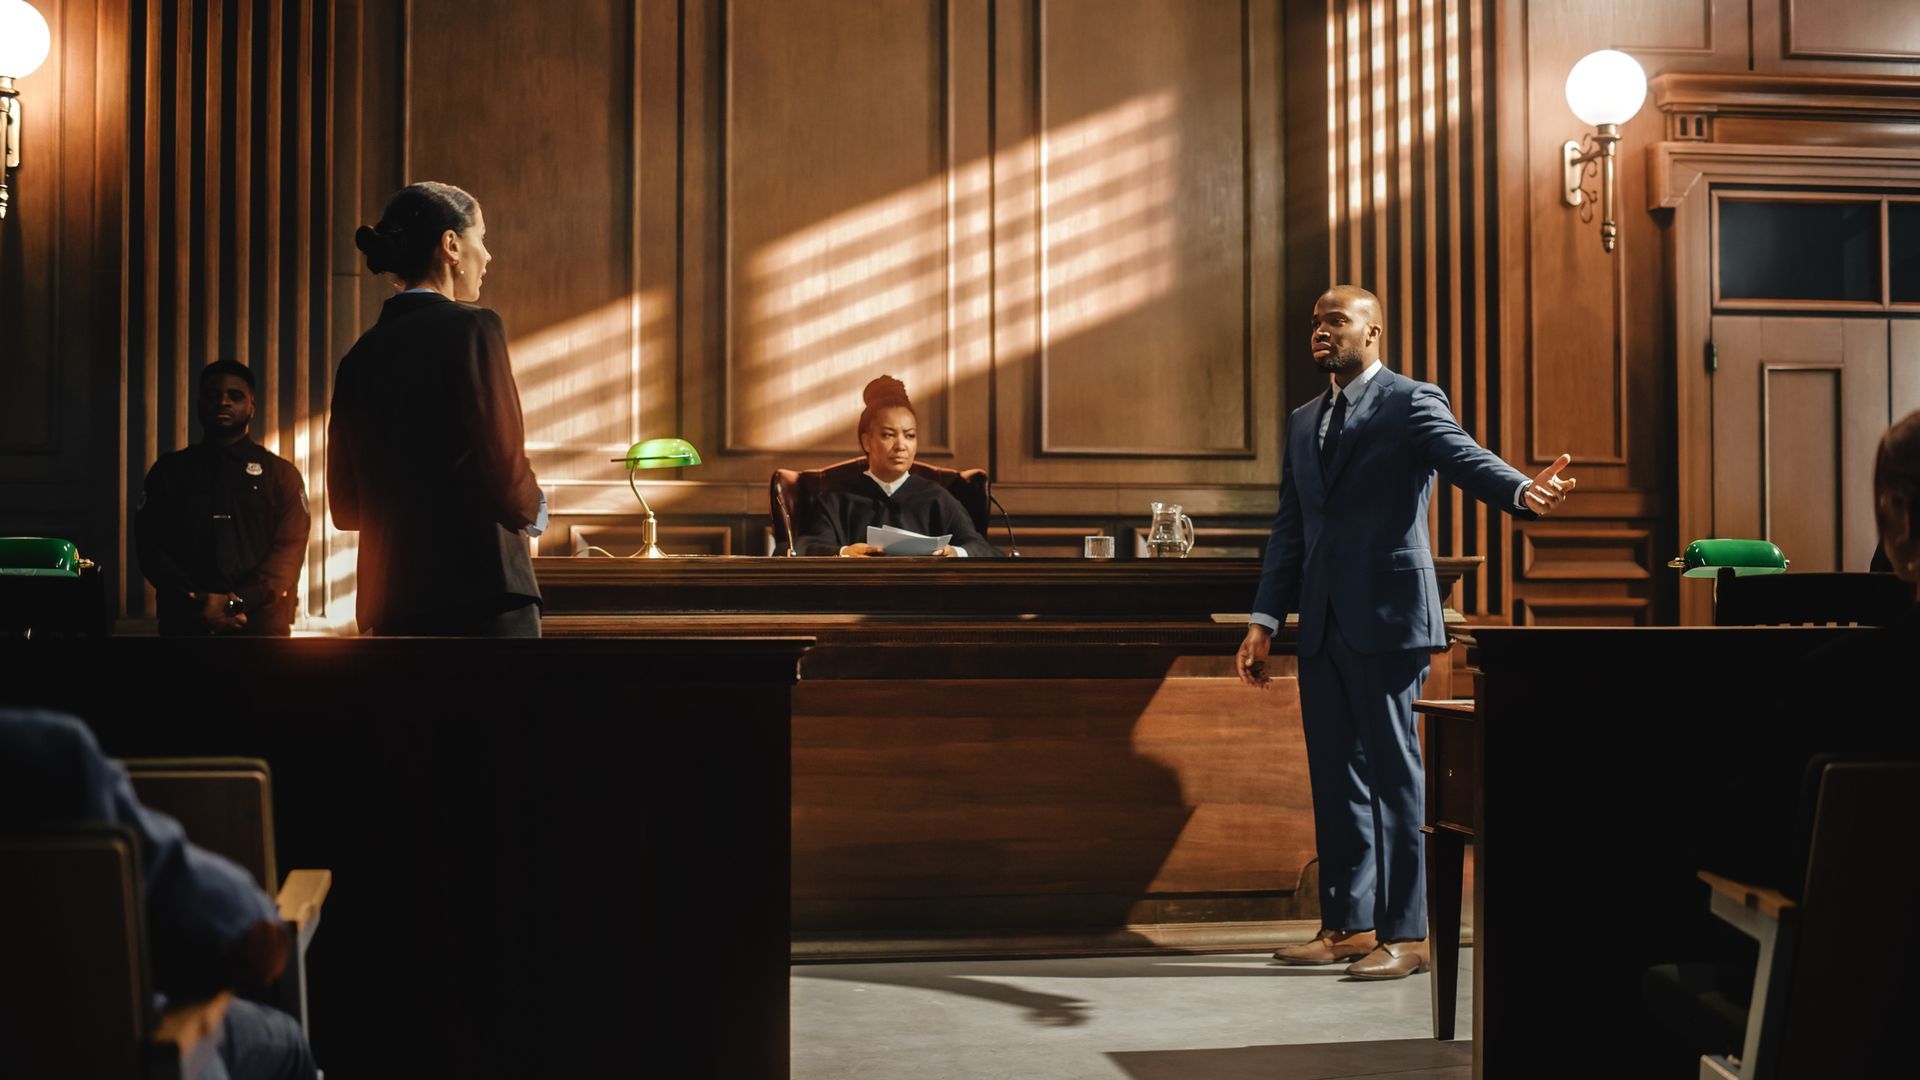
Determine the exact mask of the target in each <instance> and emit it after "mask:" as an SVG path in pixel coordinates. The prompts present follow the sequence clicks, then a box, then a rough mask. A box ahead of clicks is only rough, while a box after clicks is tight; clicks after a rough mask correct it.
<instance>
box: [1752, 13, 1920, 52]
mask: <svg viewBox="0 0 1920 1080" xmlns="http://www.w3.org/2000/svg"><path fill="white" fill-rule="evenodd" d="M1781 4H1782V9H1781V12H1780V51H1781V55H1783V56H1784V57H1786V58H1787V59H1789V60H1854V61H1858V60H1878V61H1887V62H1892V63H1901V64H1911V63H1916V62H1920V51H1917V50H1912V49H1909V50H1906V51H1904V52H1901V51H1894V50H1890V49H1874V48H1858V49H1847V48H1824V49H1822V48H1809V47H1806V46H1803V45H1796V44H1795V43H1794V34H1793V28H1794V24H1795V23H1797V22H1798V21H1799V18H1800V7H1799V5H1798V2H1797V0H1781ZM1895 9H1903V10H1904V11H1905V14H1906V16H1907V17H1908V18H1909V19H1911V18H1912V16H1913V12H1912V10H1911V9H1909V8H1906V5H1905V4H1904V3H1901V4H1889V5H1885V6H1884V7H1883V9H1882V10H1888V11H1891V10H1895ZM1822 14H1823V15H1825V16H1827V17H1828V18H1832V17H1833V6H1832V5H1831V4H1829V5H1828V6H1827V8H1826V10H1825V11H1824V12H1822Z"/></svg>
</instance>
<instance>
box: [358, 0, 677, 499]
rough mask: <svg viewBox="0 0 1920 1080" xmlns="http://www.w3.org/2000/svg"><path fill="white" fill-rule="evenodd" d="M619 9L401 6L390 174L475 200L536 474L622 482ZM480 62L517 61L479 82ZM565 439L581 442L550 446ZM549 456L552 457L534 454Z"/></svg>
mask: <svg viewBox="0 0 1920 1080" xmlns="http://www.w3.org/2000/svg"><path fill="white" fill-rule="evenodd" d="M635 12H636V7H635V5H633V4H630V3H619V2H615V0H600V2H597V3H588V4H562V5H551V4H549V5H528V4H517V3H504V2H495V3H487V4H482V5H475V4H471V3H465V2H454V0H412V2H411V4H410V5H409V8H408V15H409V17H410V19H411V22H410V27H411V33H410V34H409V36H408V37H407V40H406V55H405V57H404V59H403V65H404V72H405V87H404V90H403V103H404V104H403V107H404V108H405V110H406V116H405V123H404V128H403V132H402V135H403V138H404V140H405V142H404V146H403V148H402V155H401V156H402V161H403V165H404V167H405V170H406V172H407V175H406V177H405V179H406V180H407V181H409V182H411V181H415V180H428V179H438V180H444V181H446V182H449V183H453V184H457V185H459V186H461V187H463V188H466V189H467V190H468V191H469V192H470V193H471V194H473V196H474V197H475V199H477V200H478V201H479V202H480V204H481V208H482V214H483V216H484V218H485V221H486V226H487V246H488V248H489V250H490V252H491V253H492V254H493V256H494V260H493V262H492V264H491V265H490V267H489V269H488V271H487V279H486V283H485V286H484V289H483V292H482V294H481V298H480V302H481V303H482V304H483V305H485V306H487V307H490V308H493V309H494V310H496V311H498V312H499V313H500V316H501V319H502V320H503V321H504V323H505V324H506V328H507V336H508V347H509V350H510V352H511V353H512V356H513V365H514V377H515V379H516V381H517V382H518V384H519V388H520V399H521V406H522V409H523V410H524V413H525V418H526V427H527V445H528V451H529V455H530V456H531V457H532V459H533V463H534V468H535V471H536V472H537V473H539V474H540V476H541V479H542V481H543V482H546V481H561V480H567V481H571V480H586V481H592V480H600V481H603V482H607V483H615V482H617V483H620V484H623V485H624V483H625V479H624V477H623V476H620V475H616V474H615V473H614V467H613V466H612V464H611V463H610V462H609V461H608V460H606V459H608V458H612V457H615V456H617V455H618V454H619V453H620V452H621V451H624V450H625V449H626V447H627V446H628V444H629V443H630V442H631V441H632V439H631V436H632V434H633V429H634V427H635V419H634V409H635V403H634V394H633V384H634V381H635V373H634V366H635V364H636V363H637V362H638V357H637V356H636V355H635V352H634V347H633V316H634V304H635V300H634V296H633V292H634V284H633V283H634V280H635V278H636V272H635V269H634V262H635V260H636V259H637V257H638V253H637V252H636V251H635V250H634V229H633V214H634V206H633V203H634V199H635V183H636V177H635V176H634V174H633V163H634V157H635V155H634V149H633V137H634V127H635V125H634V121H633V87H634V76H633V71H634V55H633V49H634V45H635V41H636V36H635V34H634V31H633V25H634V23H633V20H634V18H635ZM480 71H494V72H504V71H518V72H522V73H524V74H525V75H526V76H527V77H526V78H523V79H522V80H521V81H520V82H519V83H518V84H517V85H516V89H515V90H514V92H512V93H491V92H486V91H485V90H484V89H483V88H482V87H480V86H478V85H476V83H475V81H474V73H475V72H480ZM506 133H511V137H510V138H508V137H504V136H505V134H506ZM372 212H373V213H375V214H377V213H378V208H377V207H376V208H372ZM574 449H579V450H584V451H588V453H584V454H576V455H574V456H573V457H572V458H571V459H568V458H566V457H565V452H566V451H569V450H574ZM703 449H704V447H703ZM555 456H561V457H562V459H563V463H564V466H566V467H562V468H558V469H556V468H551V467H549V466H550V465H551V464H553V460H552V459H553V458H554V457H555ZM581 459H584V461H583V460H581ZM596 459H597V463H596V465H595V466H594V469H593V472H592V473H591V474H588V475H580V474H578V473H577V472H575V471H574V470H575V469H579V468H582V467H584V465H585V463H586V462H587V461H596Z"/></svg>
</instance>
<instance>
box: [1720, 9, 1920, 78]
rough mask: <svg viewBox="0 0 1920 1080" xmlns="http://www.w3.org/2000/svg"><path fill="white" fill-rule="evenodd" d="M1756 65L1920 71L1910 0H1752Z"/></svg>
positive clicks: (1917, 23) (1919, 36) (1919, 35)
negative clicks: (1820, 0)
mask: <svg viewBox="0 0 1920 1080" xmlns="http://www.w3.org/2000/svg"><path fill="white" fill-rule="evenodd" d="M1752 4H1753V70H1755V71H1780V72H1788V71H1792V72H1847V73H1854V72H1857V73H1862V74H1867V73H1871V74H1878V75H1892V76H1913V75H1920V20H1916V19H1915V18H1914V9H1913V5H1912V4H1911V3H1908V2H1906V0H1837V2H1836V0H1828V2H1826V3H1809V2H1808V0H1752Z"/></svg>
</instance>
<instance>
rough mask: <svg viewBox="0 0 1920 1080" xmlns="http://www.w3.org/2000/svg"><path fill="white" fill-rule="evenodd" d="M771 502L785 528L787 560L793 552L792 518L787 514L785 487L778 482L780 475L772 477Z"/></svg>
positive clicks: (776, 474)
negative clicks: (777, 508)
mask: <svg viewBox="0 0 1920 1080" xmlns="http://www.w3.org/2000/svg"><path fill="white" fill-rule="evenodd" d="M773 501H774V504H775V505H776V506H778V507H780V524H782V525H785V526H786V527H787V558H789V559H791V558H793V557H794V552H793V516H792V515H791V514H789V513H787V485H785V484H783V483H781V482H780V475H779V474H778V473H775V474H774V477H773Z"/></svg>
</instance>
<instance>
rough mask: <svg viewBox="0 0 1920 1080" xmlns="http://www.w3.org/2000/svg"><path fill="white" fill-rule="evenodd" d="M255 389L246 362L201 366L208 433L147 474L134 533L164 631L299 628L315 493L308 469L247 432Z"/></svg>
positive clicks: (281, 632) (164, 457)
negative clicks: (297, 610) (306, 479)
mask: <svg viewBox="0 0 1920 1080" xmlns="http://www.w3.org/2000/svg"><path fill="white" fill-rule="evenodd" d="M253 390H254V387H253V372H252V371H251V370H249V369H248V368H247V366H246V365H245V364H240V363H236V362H234V361H232V360H219V361H215V362H214V363H211V364H208V365H207V366H206V367H204V368H202V369H200V427H201V429H202V431H203V432H204V433H205V438H203V439H202V440H201V442H200V444H199V445H197V446H192V447H188V448H187V449H185V450H176V451H174V452H172V453H170V454H162V455H161V456H160V460H159V461H156V462H154V463H153V468H152V469H151V470H150V471H148V473H147V486H146V497H145V498H144V499H143V500H142V501H141V503H140V511H139V514H138V516H137V518H136V519H135V533H136V535H137V538H138V540H139V548H140V571H141V573H143V574H145V575H146V578H147V580H148V581H150V582H152V583H153V587H154V590H155V591H156V592H157V593H158V594H159V607H160V632H161V633H162V634H181V635H203V634H259V635H279V636H282V637H284V636H286V635H287V634H289V633H291V632H292V630H291V627H292V625H293V611H294V600H295V598H294V585H295V583H296V582H297V581H298V580H299V577H300V563H301V561H302V560H304V559H305V558H306V555H307V528H308V526H309V524H310V523H311V518H309V517H308V515H307V492H306V487H305V485H304V484H303V483H302V482H301V479H300V470H298V469H296V468H294V467H293V465H292V464H291V463H289V462H287V461H286V460H284V459H282V458H280V457H279V456H277V455H275V454H274V453H273V452H272V451H269V450H267V449H266V448H265V447H263V446H261V445H260V444H259V443H256V442H254V441H253V440H252V439H250V438H248V437H247V425H248V424H250V423H252V422H253Z"/></svg>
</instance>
